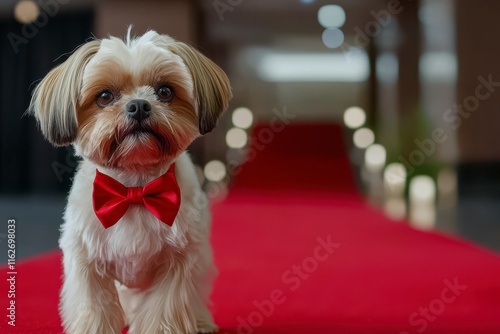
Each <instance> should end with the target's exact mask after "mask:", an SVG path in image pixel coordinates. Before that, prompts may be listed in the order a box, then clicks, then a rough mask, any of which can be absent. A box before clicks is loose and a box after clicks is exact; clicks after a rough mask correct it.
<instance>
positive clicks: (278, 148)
mask: <svg viewBox="0 0 500 334" xmlns="http://www.w3.org/2000/svg"><path fill="white" fill-rule="evenodd" d="M259 131H260V129H256V130H255V133H257V134H258V133H259ZM274 136H275V138H274V140H273V141H272V142H271V143H269V144H266V145H265V147H264V148H263V149H259V150H258V152H257V154H256V155H255V158H254V159H251V161H248V162H247V164H246V165H245V166H244V168H243V169H242V170H241V172H240V171H237V174H238V175H237V176H236V178H235V181H234V185H233V187H232V189H231V191H230V194H229V197H228V198H227V199H226V200H225V201H224V202H222V203H218V204H215V205H214V207H213V212H214V226H213V244H214V248H215V255H216V262H217V265H218V267H219V269H220V275H219V278H218V280H217V283H216V287H215V291H214V294H213V301H214V313H215V317H216V321H217V322H218V324H219V325H220V326H221V327H222V329H221V331H220V333H222V334H240V333H241V334H243V333H245V334H247V333H264V334H271V333H272V334H280V333H288V334H296V333H307V334H309V333H311V334H312V333H340V334H344V333H367V334H391V333H393V334H407V333H411V334H413V333H429V334H445V333H446V334H461V333H468V334H483V333H488V334H489V333H500V257H499V256H497V255H496V254H493V253H490V252H488V251H486V250H483V249H481V248H479V247H476V246H474V245H471V244H468V243H466V242H463V241H461V240H457V239H454V238H450V237H446V236H442V235H439V234H435V233H423V232H419V231H415V230H412V229H411V228H409V227H408V226H407V225H406V224H402V223H394V222H391V221H389V220H388V219H387V218H385V217H384V216H383V215H382V214H381V213H380V212H378V211H377V210H375V209H372V208H370V207H369V206H368V205H367V204H366V203H365V202H364V201H363V199H362V198H361V197H360V196H359V195H357V193H356V192H355V191H354V186H353V181H352V176H351V172H350V169H349V163H348V160H347V157H346V154H345V151H344V150H343V149H342V145H341V138H342V137H341V131H340V129H339V128H338V127H335V126H333V125H331V126H325V125H323V126H313V125H310V126H288V127H287V128H286V129H285V131H283V132H281V133H279V134H274ZM326 143H327V144H326ZM260 144H262V143H259V142H258V141H257V142H255V143H254V145H260ZM323 146H325V147H327V148H328V149H326V150H324V151H323V150H320V149H319V148H320V147H323ZM1 273H2V276H3V277H4V278H2V280H1V285H0V289H1V290H0V291H1V294H2V299H1V302H2V305H0V306H1V309H2V310H4V312H6V311H5V310H6V308H7V305H6V304H5V300H6V299H5V293H6V292H7V291H8V288H7V286H6V279H5V277H7V274H6V270H3V271H2V272H1ZM17 273H18V274H17V282H16V303H17V304H16V305H17V310H16V312H17V318H16V328H15V330H14V329H13V328H12V327H8V326H7V325H6V321H5V316H4V319H3V320H2V323H1V330H0V333H40V334H41V333H60V332H61V328H60V325H59V323H60V321H59V316H58V313H57V300H58V289H59V286H60V284H61V280H60V276H61V268H60V255H59V253H57V252H56V253H52V254H46V255H43V256H41V257H37V258H33V259H31V260H28V261H25V262H24V263H21V264H19V265H18V267H17Z"/></svg>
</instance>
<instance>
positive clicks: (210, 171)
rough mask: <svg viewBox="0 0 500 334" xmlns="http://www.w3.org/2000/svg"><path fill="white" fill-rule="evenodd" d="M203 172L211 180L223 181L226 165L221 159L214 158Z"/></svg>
mask: <svg viewBox="0 0 500 334" xmlns="http://www.w3.org/2000/svg"><path fill="white" fill-rule="evenodd" d="M203 173H204V174H205V177H206V178H207V180H209V181H214V182H218V181H222V180H223V179H224V178H225V177H226V166H225V165H224V164H223V163H222V162H220V161H219V160H212V161H210V162H208V163H207V164H206V165H205V168H204V169H203Z"/></svg>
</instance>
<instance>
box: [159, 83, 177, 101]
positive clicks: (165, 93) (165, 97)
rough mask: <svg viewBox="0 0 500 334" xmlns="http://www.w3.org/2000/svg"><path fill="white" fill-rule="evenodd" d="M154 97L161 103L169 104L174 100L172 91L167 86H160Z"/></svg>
mask: <svg viewBox="0 0 500 334" xmlns="http://www.w3.org/2000/svg"><path fill="white" fill-rule="evenodd" d="M156 95H158V97H159V98H160V101H161V102H170V101H172V99H173V98H174V91H173V90H172V88H170V87H169V86H161V87H160V88H158V90H157V91H156Z"/></svg>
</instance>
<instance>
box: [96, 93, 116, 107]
mask: <svg viewBox="0 0 500 334" xmlns="http://www.w3.org/2000/svg"><path fill="white" fill-rule="evenodd" d="M114 100H115V97H114V95H113V93H111V92H110V91H109V90H105V91H102V92H100V93H99V94H98V95H97V98H96V103H97V105H98V106H99V107H101V108H104V107H106V106H108V105H109V104H110V103H111V102H113V101H114Z"/></svg>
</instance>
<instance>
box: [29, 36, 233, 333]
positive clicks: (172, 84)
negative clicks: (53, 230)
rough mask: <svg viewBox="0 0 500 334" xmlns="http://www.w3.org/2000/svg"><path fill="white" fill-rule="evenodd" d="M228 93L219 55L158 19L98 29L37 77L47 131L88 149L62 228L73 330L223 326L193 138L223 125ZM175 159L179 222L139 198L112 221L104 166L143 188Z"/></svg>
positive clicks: (65, 306) (65, 297) (64, 308)
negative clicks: (102, 211) (100, 177)
mask: <svg viewBox="0 0 500 334" xmlns="http://www.w3.org/2000/svg"><path fill="white" fill-rule="evenodd" d="M230 99H231V89H230V85H229V81H228V78H227V76H226V74H225V73H224V72H223V71H222V70H221V69H220V68H219V67H218V66H217V65H215V64H214V63H213V62H212V61H210V60H209V59H208V58H206V57H205V56H203V55H202V54H200V53H199V52H197V51H196V50H194V49H193V48H192V47H190V46H188V45H186V44H183V43H181V42H178V41H175V40H174V39H172V38H171V37H169V36H166V35H159V34H157V33H156V32H154V31H149V32H147V33H145V34H144V35H142V36H141V37H137V38H131V36H130V30H129V33H128V36H127V37H126V38H125V41H123V40H121V39H118V38H114V37H110V38H106V39H102V40H92V41H90V42H88V43H86V44H84V45H82V46H80V47H79V48H78V49H77V50H76V51H75V52H74V53H73V54H72V55H71V56H70V57H69V58H68V59H67V60H66V61H65V62H64V63H63V64H61V65H59V66H58V67H56V68H54V69H53V70H52V71H51V72H50V73H49V74H48V75H47V76H46V77H45V78H44V79H43V80H42V81H41V83H40V84H39V85H38V86H37V88H36V89H35V91H34V95H33V98H32V101H31V105H30V110H31V112H32V113H33V114H34V115H35V116H36V118H37V120H38V122H39V124H40V127H41V130H42V132H43V134H44V136H45V137H46V138H47V139H48V140H49V141H50V142H51V143H52V144H53V145H55V146H64V145H70V144H72V145H73V146H74V148H75V151H76V153H77V154H78V155H79V156H81V157H82V158H83V160H82V162H81V164H80V166H79V168H78V171H77V173H76V176H75V178H74V183H73V186H72V188H71V192H70V194H69V198H68V204H67V208H66V211H65V214H64V224H63V225H62V236H61V239H60V247H61V249H62V251H63V254H64V260H63V262H64V285H63V288H62V292H61V302H60V312H61V317H62V321H63V325H64V328H65V331H66V332H67V333H69V334H107V333H121V331H122V329H123V328H124V327H125V326H126V325H128V326H129V333H132V334H152V333H169V334H180V333H184V334H191V333H196V332H199V333H210V332H214V331H216V330H217V327H216V325H215V324H214V322H213V319H212V315H211V314H210V311H209V310H208V308H207V304H208V303H209V294H210V293H211V289H212V280H213V278H214V276H215V272H216V270H215V267H214V265H213V261H212V252H211V248H210V244H209V229H210V226H209V225H210V214H209V211H208V209H207V205H206V204H207V201H206V199H205V195H204V194H203V193H202V190H201V188H200V185H199V183H198V179H197V176H196V173H195V169H194V166H193V163H192V162H191V160H190V158H189V156H188V155H187V153H185V150H186V148H187V146H188V145H189V144H190V143H191V142H192V141H193V140H194V139H195V138H197V137H198V136H200V135H203V134H205V133H208V132H210V131H211V130H212V129H213V128H214V126H215V125H216V122H217V118H218V117H219V116H220V114H221V113H222V112H223V111H224V110H225V109H226V108H227V106H228V104H229V101H230ZM174 162H175V179H176V182H177V183H178V188H179V189H180V208H179V209H178V212H177V214H176V215H175V214H174V217H175V219H174V220H173V221H172V222H163V221H160V220H159V219H158V218H157V216H155V215H154V214H153V213H152V212H151V211H150V210H148V209H147V208H146V207H145V206H144V205H141V204H140V203H139V204H137V203H138V202H137V201H132V202H130V203H129V204H130V205H129V204H127V205H128V209H126V212H125V213H124V214H123V216H121V218H120V219H119V220H118V221H117V222H116V223H115V224H114V225H113V226H110V227H109V226H108V228H106V227H105V226H103V223H101V221H100V218H98V217H97V215H96V212H95V211H94V207H93V205H94V206H95V203H93V198H92V196H93V191H94V189H93V188H94V178H96V173H97V172H96V170H99V171H100V172H101V173H103V174H105V175H107V176H109V177H111V178H113V179H115V180H116V181H118V182H119V183H121V184H122V185H123V186H125V187H129V188H140V187H143V186H145V185H146V184H148V183H149V182H151V181H153V180H155V179H158V178H159V177H162V175H166V173H167V171H169V170H171V169H170V167H171V166H172V164H173V163H174ZM172 167H173V166H172ZM125 201H126V200H125Z"/></svg>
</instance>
